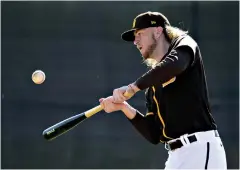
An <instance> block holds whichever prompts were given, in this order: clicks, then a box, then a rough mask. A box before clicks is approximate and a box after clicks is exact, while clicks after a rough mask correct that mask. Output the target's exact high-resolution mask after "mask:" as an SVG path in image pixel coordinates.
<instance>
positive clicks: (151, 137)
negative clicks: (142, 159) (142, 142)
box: [122, 104, 159, 144]
mask: <svg viewBox="0 0 240 170" xmlns="http://www.w3.org/2000/svg"><path fill="white" fill-rule="evenodd" d="M122 111H123V113H124V114H125V115H126V117H127V118H128V119H129V121H130V122H131V123H132V125H133V126H134V127H135V128H136V129H137V131H138V132H139V133H140V134H141V135H142V136H144V137H145V138H146V139H147V140H148V141H149V142H151V143H152V144H158V143H159V132H158V130H157V128H156V125H155V122H154V117H153V115H151V116H144V115H143V114H141V113H140V112H139V111H137V110H136V109H134V108H133V107H132V106H130V105H129V104H125V106H124V108H123V109H122Z"/></svg>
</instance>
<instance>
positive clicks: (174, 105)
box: [130, 35, 217, 144]
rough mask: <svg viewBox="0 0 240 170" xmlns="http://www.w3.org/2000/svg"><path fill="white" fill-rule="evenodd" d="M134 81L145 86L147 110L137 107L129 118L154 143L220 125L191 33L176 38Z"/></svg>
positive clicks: (199, 55) (198, 52)
mask: <svg viewBox="0 0 240 170" xmlns="http://www.w3.org/2000/svg"><path fill="white" fill-rule="evenodd" d="M135 84H136V85H137V86H138V88H139V89H141V90H146V92H145V96H146V107H147V114H146V115H145V116H143V115H142V114H141V113H140V112H139V111H137V114H136V116H135V117H134V118H133V119H132V120H130V122H131V123H132V124H133V125H134V126H135V127H136V129H137V130H138V131H139V132H140V133H141V134H142V135H143V136H144V137H145V138H146V139H147V140H148V141H150V142H151V143H154V144H157V143H159V142H163V143H164V142H166V141H169V140H171V139H174V138H178V137H180V136H181V135H183V134H186V133H188V134H190V133H194V132H199V131H207V130H215V129H216V128H217V126H216V123H215V121H214V119H213V117H212V115H211V110H210V106H209V99H208V89H207V83H206V76H205V71H204V66H203V61H202V57H201V53H200V49H199V47H198V45H197V43H196V42H195V41H194V40H193V39H192V38H191V37H190V36H189V35H182V36H180V37H178V38H176V39H175V40H174V41H173V42H172V43H171V44H170V47H169V50H168V52H167V53H166V54H165V55H164V57H163V58H162V60H161V61H160V62H159V63H158V64H157V65H156V66H155V67H154V68H152V69H150V70H149V71H148V72H147V73H146V74H144V75H143V76H141V77H139V78H138V79H137V80H136V82H135Z"/></svg>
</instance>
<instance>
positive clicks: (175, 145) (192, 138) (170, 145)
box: [166, 135, 197, 150]
mask: <svg viewBox="0 0 240 170" xmlns="http://www.w3.org/2000/svg"><path fill="white" fill-rule="evenodd" d="M187 138H188V140H189V143H193V142H196V141H197V138H196V136H195V135H192V136H188V137H187ZM182 146H183V144H182V142H181V140H180V139H177V140H176V141H174V142H171V143H166V149H168V150H175V149H178V148H181V147H182Z"/></svg>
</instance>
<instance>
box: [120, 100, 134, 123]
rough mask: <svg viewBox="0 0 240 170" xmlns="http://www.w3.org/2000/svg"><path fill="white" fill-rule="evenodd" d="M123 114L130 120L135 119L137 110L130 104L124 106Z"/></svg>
mask: <svg viewBox="0 0 240 170" xmlns="http://www.w3.org/2000/svg"><path fill="white" fill-rule="evenodd" d="M122 112H123V113H124V114H125V116H126V117H127V118H128V119H130V120H131V119H133V118H134V117H135V116H136V109H134V108H133V107H132V106H130V105H129V104H128V103H125V104H124V107H123V109H122Z"/></svg>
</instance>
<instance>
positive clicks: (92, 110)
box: [85, 91, 132, 117]
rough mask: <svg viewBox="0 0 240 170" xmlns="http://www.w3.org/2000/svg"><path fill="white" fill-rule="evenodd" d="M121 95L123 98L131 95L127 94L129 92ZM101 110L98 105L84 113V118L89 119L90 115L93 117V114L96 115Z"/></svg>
mask: <svg viewBox="0 0 240 170" xmlns="http://www.w3.org/2000/svg"><path fill="white" fill-rule="evenodd" d="M123 95H124V96H125V97H131V96H132V94H131V93H129V92H127V91H126V92H125V93H124V94H123ZM102 110H103V107H102V106H101V105H98V106H96V107H94V108H92V109H90V110H88V111H86V112H85V116H86V117H91V116H92V115H94V114H96V113H98V112H100V111H102Z"/></svg>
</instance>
